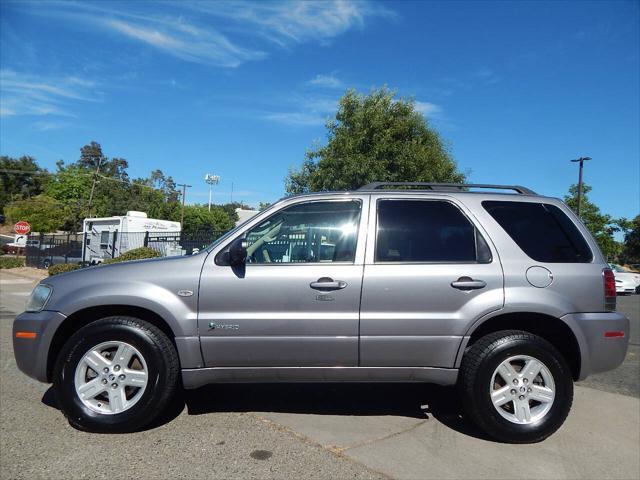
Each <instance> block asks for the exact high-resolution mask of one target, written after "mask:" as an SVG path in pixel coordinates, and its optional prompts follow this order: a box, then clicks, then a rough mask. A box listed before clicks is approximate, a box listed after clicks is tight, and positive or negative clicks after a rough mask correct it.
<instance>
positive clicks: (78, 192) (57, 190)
mask: <svg viewBox="0 0 640 480" xmlns="http://www.w3.org/2000/svg"><path fill="white" fill-rule="evenodd" d="M91 182H92V178H91V176H90V175H88V174H87V172H86V170H85V169H83V168H82V167H79V166H76V165H69V166H65V165H64V162H62V161H59V162H58V163H57V171H56V174H55V175H52V176H51V178H50V179H49V181H48V183H47V185H46V187H45V190H44V193H45V194H46V195H47V196H49V197H51V198H53V199H55V200H56V201H57V202H58V205H59V206H60V208H61V209H62V210H63V212H64V221H63V223H62V225H61V226H60V228H62V229H64V230H67V231H71V232H77V231H80V230H81V229H82V220H83V219H84V218H85V217H86V216H87V202H88V200H89V192H90V190H91Z"/></svg>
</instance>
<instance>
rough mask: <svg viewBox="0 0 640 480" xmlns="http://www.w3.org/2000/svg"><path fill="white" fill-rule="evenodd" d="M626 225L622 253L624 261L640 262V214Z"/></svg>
mask: <svg viewBox="0 0 640 480" xmlns="http://www.w3.org/2000/svg"><path fill="white" fill-rule="evenodd" d="M626 223H627V224H626V225H625V227H626V230H627V232H626V233H625V235H624V246H623V247H622V252H621V254H620V259H621V262H622V263H625V264H626V263H640V215H636V218H634V219H633V220H632V221H630V222H626Z"/></svg>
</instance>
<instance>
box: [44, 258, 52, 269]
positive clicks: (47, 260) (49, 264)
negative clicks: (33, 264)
mask: <svg viewBox="0 0 640 480" xmlns="http://www.w3.org/2000/svg"><path fill="white" fill-rule="evenodd" d="M50 266H51V260H49V259H46V260H44V261H43V262H42V268H49V267H50Z"/></svg>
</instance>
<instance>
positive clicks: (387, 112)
mask: <svg viewBox="0 0 640 480" xmlns="http://www.w3.org/2000/svg"><path fill="white" fill-rule="evenodd" d="M326 127H327V137H328V141H327V144H326V145H324V146H320V147H316V148H313V149H311V150H309V151H307V153H306V155H305V157H306V158H305V161H304V163H303V164H302V167H301V168H300V169H298V170H291V171H290V172H289V175H288V176H287V178H286V181H285V184H286V190H287V192H288V193H290V194H295V193H305V192H311V191H323V190H351V189H356V188H358V187H361V186H362V185H365V184H367V183H370V182H374V181H388V182H391V181H394V182H401V181H412V182H462V181H464V175H463V174H462V173H460V172H458V171H457V167H456V164H455V162H454V161H453V159H452V157H451V154H450V153H449V150H448V148H447V146H446V145H445V143H444V142H443V140H442V139H441V138H440V135H439V134H438V132H436V131H435V130H434V129H433V127H432V126H431V125H429V123H428V122H427V120H426V119H425V117H424V116H423V115H422V114H421V113H420V112H418V111H417V110H416V108H415V102H414V101H413V100H412V99H403V98H396V95H395V92H392V91H390V90H389V89H387V88H386V87H383V88H380V89H378V90H373V91H372V92H371V93H370V94H369V95H362V94H359V93H357V92H356V91H355V90H348V91H347V92H346V93H345V95H344V96H343V97H342V98H341V99H340V101H339V104H338V111H337V113H336V117H335V119H332V120H329V121H328V122H327V124H326Z"/></svg>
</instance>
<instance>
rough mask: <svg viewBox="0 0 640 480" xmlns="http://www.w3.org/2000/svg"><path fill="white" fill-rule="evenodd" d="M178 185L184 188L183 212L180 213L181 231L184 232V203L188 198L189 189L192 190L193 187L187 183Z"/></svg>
mask: <svg viewBox="0 0 640 480" xmlns="http://www.w3.org/2000/svg"><path fill="white" fill-rule="evenodd" d="M176 185H177V186H178V187H182V210H181V211H180V229H181V230H182V227H183V223H184V201H185V198H186V196H187V188H191V187H192V186H193V185H187V184H186V183H178V184H176Z"/></svg>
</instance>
